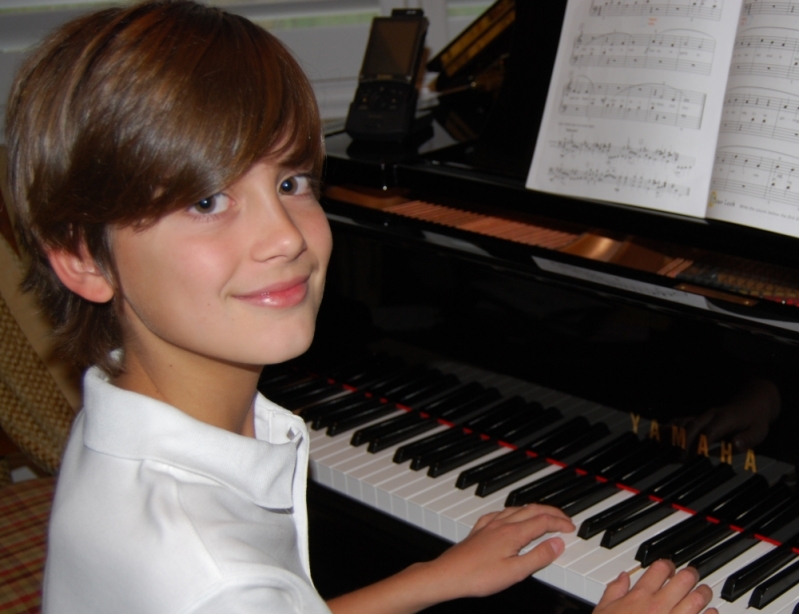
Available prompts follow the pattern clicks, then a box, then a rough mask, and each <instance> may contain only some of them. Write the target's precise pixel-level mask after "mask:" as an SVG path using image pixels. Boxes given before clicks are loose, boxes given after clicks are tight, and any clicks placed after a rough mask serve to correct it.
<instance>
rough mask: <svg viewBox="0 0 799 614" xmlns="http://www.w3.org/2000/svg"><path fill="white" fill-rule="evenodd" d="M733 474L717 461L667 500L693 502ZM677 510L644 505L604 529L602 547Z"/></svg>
mask: <svg viewBox="0 0 799 614" xmlns="http://www.w3.org/2000/svg"><path fill="white" fill-rule="evenodd" d="M734 476H735V471H734V470H733V468H732V467H730V466H729V465H727V464H720V465H716V466H715V467H713V469H712V470H711V471H709V472H708V473H707V474H705V475H703V476H701V477H699V479H696V480H694V481H693V482H688V483H686V484H685V488H684V489H682V490H681V491H680V492H679V493H676V494H674V495H673V498H672V497H670V498H669V499H667V501H666V503H672V502H673V503H678V504H680V505H691V504H692V503H693V502H694V501H696V500H697V499H699V498H701V497H702V496H703V495H705V494H707V493H708V492H710V491H712V490H714V489H716V488H718V487H719V486H720V485H721V484H723V483H724V482H726V481H728V480H730V479H731V478H733V477H734ZM675 511H677V510H675V509H674V508H673V507H671V506H670V505H665V504H657V505H656V506H654V507H652V508H651V509H644V510H642V511H640V512H638V513H637V514H634V515H633V516H631V517H629V518H625V519H624V520H622V521H619V522H617V523H616V524H613V525H611V526H609V527H608V528H607V529H605V533H604V535H603V536H602V541H601V542H600V545H601V546H602V547H603V548H615V547H616V546H618V545H619V544H621V543H623V542H625V541H627V540H628V539H630V538H631V537H634V536H635V535H637V534H638V533H640V532H641V531H643V530H644V529H647V528H649V527H651V526H652V525H653V524H655V523H656V522H659V521H661V520H663V519H664V518H666V517H668V516H670V515H671V514H673V513H674V512H675Z"/></svg>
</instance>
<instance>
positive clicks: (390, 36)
mask: <svg viewBox="0 0 799 614" xmlns="http://www.w3.org/2000/svg"><path fill="white" fill-rule="evenodd" d="M422 27H423V23H422V21H421V20H418V19H380V18H377V19H375V20H374V21H373V22H372V30H371V32H370V34H369V44H368V46H367V48H366V55H365V56H364V59H363V67H362V68H361V75H362V76H363V77H367V78H368V77H376V76H377V75H392V76H394V77H397V78H401V79H403V80H408V79H410V78H411V77H412V76H413V73H414V69H415V66H414V62H415V61H416V47H417V39H418V36H419V32H420V29H422Z"/></svg>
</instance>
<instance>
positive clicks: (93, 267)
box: [47, 246, 114, 303]
mask: <svg viewBox="0 0 799 614" xmlns="http://www.w3.org/2000/svg"><path fill="white" fill-rule="evenodd" d="M80 251H81V254H80V255H77V254H73V253H71V252H68V251H66V250H61V249H59V250H48V252H47V257H48V258H49V260H50V266H51V267H53V271H55V274H56V275H58V279H60V280H61V283H62V284H64V285H65V286H66V287H67V288H69V289H70V290H72V292H74V293H75V294H77V295H78V296H80V297H82V298H85V299H86V300H87V301H91V302H93V303H107V302H108V301H110V300H111V299H112V298H113V297H114V287H113V286H112V285H111V283H110V282H109V281H108V280H107V279H106V277H105V275H104V274H103V271H102V270H101V269H100V267H98V266H97V263H96V262H95V261H94V259H93V258H92V257H91V256H90V255H89V253H88V250H86V248H85V246H84V247H82V248H81V250H80Z"/></svg>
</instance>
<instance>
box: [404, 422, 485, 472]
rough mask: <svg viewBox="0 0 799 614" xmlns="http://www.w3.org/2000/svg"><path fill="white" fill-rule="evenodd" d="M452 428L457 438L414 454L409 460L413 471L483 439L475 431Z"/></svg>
mask: <svg viewBox="0 0 799 614" xmlns="http://www.w3.org/2000/svg"><path fill="white" fill-rule="evenodd" d="M452 430H453V431H455V432H456V433H457V434H458V435H459V437H458V438H457V439H449V440H447V441H444V442H439V444H438V445H437V446H435V447H434V448H433V449H430V450H427V451H425V452H424V453H422V454H419V455H417V456H415V457H414V458H413V460H412V461H411V469H413V470H414V471H418V470H419V469H424V468H425V467H429V466H430V464H431V463H435V462H436V461H438V460H440V459H441V458H444V457H446V456H447V455H448V454H457V453H459V452H461V451H463V450H468V449H470V448H472V447H474V446H476V445H477V444H478V443H481V442H484V441H485V440H484V439H483V437H482V436H481V435H478V434H477V433H469V434H466V433H464V432H463V431H462V430H461V429H452ZM490 443H491V444H492V445H493V446H494V448H496V446H497V444H496V443H494V442H490Z"/></svg>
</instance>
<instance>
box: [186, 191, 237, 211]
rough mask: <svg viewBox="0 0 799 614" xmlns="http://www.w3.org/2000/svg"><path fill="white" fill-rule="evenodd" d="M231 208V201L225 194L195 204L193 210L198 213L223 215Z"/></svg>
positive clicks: (215, 195)
mask: <svg viewBox="0 0 799 614" xmlns="http://www.w3.org/2000/svg"><path fill="white" fill-rule="evenodd" d="M229 206H230V199H229V198H228V197H227V196H225V195H224V194H214V195H213V196H209V197H208V198H203V199H202V200H200V201H197V202H196V203H194V204H193V205H192V206H191V208H192V210H193V211H196V212H197V213H203V214H209V213H222V212H223V211H225V210H226V209H227V208H228V207H229Z"/></svg>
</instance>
